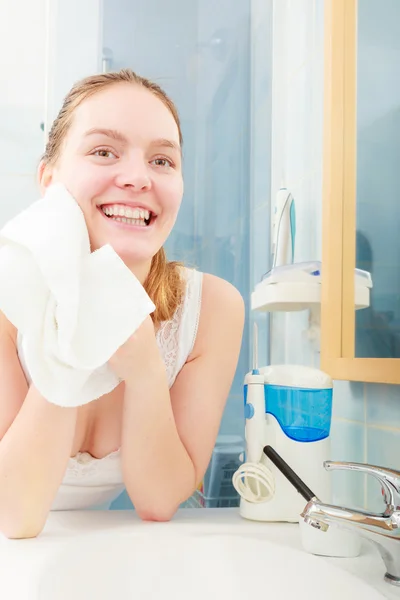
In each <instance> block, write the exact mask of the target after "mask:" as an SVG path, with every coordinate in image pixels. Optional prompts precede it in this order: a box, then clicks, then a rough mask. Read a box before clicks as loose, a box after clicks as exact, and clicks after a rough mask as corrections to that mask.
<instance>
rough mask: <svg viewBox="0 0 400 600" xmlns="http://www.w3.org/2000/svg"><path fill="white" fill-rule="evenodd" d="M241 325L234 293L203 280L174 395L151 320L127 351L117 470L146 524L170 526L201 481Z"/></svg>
mask: <svg viewBox="0 0 400 600" xmlns="http://www.w3.org/2000/svg"><path fill="white" fill-rule="evenodd" d="M243 324H244V305H243V300H242V298H241V296H240V294H239V293H238V291H237V290H236V289H235V288H234V287H233V286H231V285H230V284H229V283H227V282H226V281H224V280H222V279H219V278H217V277H214V276H212V275H204V280H203V296H202V309H201V316H200V323H199V330H198V334H197V338H196V343H195V347H194V350H193V353H192V355H191V356H190V357H189V360H188V362H187V363H186V364H185V365H184V367H183V368H182V370H181V371H180V373H179V375H178V377H177V379H176V381H175V383H174V385H173V387H172V389H171V392H169V390H168V383H167V377H166V371H165V365H164V363H163V362H162V359H161V357H160V353H159V351H158V347H157V344H156V340H155V335H154V329H153V327H152V323H151V320H150V319H149V320H148V321H146V322H145V323H144V325H142V327H141V328H140V329H139V330H138V332H137V335H134V336H133V337H132V338H131V340H130V342H129V343H128V346H129V347H130V352H129V351H128V346H127V347H126V348H125V350H124V352H125V355H124V358H125V365H128V364H130V368H129V370H128V367H126V371H127V372H126V373H125V374H121V376H123V375H125V377H124V379H125V386H126V387H125V401H124V417H123V433H122V468H123V474H124V481H125V485H126V489H127V492H128V494H129V496H130V498H131V500H132V502H133V504H134V506H135V508H136V510H137V512H138V514H139V515H140V516H141V517H142V518H143V519H149V520H168V519H170V518H171V517H172V516H173V514H174V513H175V511H176V510H177V508H178V507H179V505H180V504H181V503H182V502H184V501H185V500H186V499H187V498H188V497H190V495H191V494H192V493H193V492H194V491H195V489H196V488H197V486H198V484H199V483H200V482H201V480H202V479H203V476H204V473H205V471H206V469H207V466H208V464H209V461H210V458H211V454H212V450H213V448H214V444H215V441H216V437H217V434H218V430H219V426H220V422H221V417H222V414H223V410H224V407H225V403H226V400H227V397H228V394H229V390H230V387H231V385H232V380H233V377H234V374H235V370H236V366H237V361H238V357H239V352H240V346H241V341H242V333H243ZM121 358H122V357H121V356H120V359H121ZM129 373H131V374H129Z"/></svg>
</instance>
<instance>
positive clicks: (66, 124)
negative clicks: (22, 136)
mask: <svg viewBox="0 0 400 600" xmlns="http://www.w3.org/2000/svg"><path fill="white" fill-rule="evenodd" d="M117 83H130V84H133V85H138V86H141V87H144V88H146V89H147V90H149V91H150V92H151V93H152V94H154V96H156V98H158V99H159V100H161V102H162V103H163V104H164V105H165V106H166V107H167V108H168V110H169V111H170V112H171V114H172V116H173V117H174V120H175V123H176V125H177V127H178V131H179V141H180V144H181V145H182V131H181V125H180V120H179V115H178V111H177V109H176V107H175V105H174V103H173V102H172V100H171V99H170V98H169V97H168V96H167V94H166V93H165V92H164V90H162V89H161V88H160V87H159V86H158V85H157V84H156V83H153V82H152V81H149V80H148V79H146V78H145V77H141V76H140V75H137V74H136V73H134V72H133V71H132V70H131V69H122V70H121V71H115V72H111V73H101V74H99V75H91V76H90V77H85V78H84V79H82V80H81V81H78V82H77V83H76V84H75V85H74V86H73V87H72V89H71V90H70V92H69V93H68V94H67V96H66V97H65V99H64V103H63V105H62V107H61V110H60V112H59V113H58V115H57V117H56V119H55V120H54V122H53V124H52V127H51V129H50V133H49V137H48V141H47V144H46V149H45V153H44V155H43V157H42V160H43V162H44V163H45V164H46V165H52V164H54V163H56V162H57V160H58V159H59V157H60V154H61V151H62V144H63V142H64V140H65V137H66V135H67V133H68V130H69V128H70V127H71V123H72V118H73V114H74V110H75V109H76V108H77V107H78V106H79V105H80V104H81V103H82V102H84V101H85V100H86V99H87V98H90V96H93V95H94V94H96V93H97V92H100V91H101V90H104V89H105V88H108V87H110V86H111V85H115V84H117ZM181 266H182V264H181V263H178V262H175V261H168V260H167V257H166V254H165V250H164V248H160V250H159V251H158V252H157V254H156V255H155V256H153V259H152V261H151V267H150V272H149V275H148V277H147V279H146V281H145V283H144V288H145V290H146V292H147V293H148V295H149V296H150V298H151V299H152V301H153V302H154V304H155V306H156V310H155V312H154V313H153V314H152V319H153V321H154V322H155V323H157V324H158V323H160V322H161V321H167V320H169V319H171V318H172V316H173V314H174V312H175V311H176V309H177V307H178V306H179V304H180V302H181V301H182V296H183V289H184V288H183V280H182V278H181V275H180V270H181V269H180V268H181Z"/></svg>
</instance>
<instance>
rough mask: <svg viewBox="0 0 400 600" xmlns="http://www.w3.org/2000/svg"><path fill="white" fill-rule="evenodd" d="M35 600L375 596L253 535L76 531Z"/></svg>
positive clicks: (339, 573) (344, 575)
mask: <svg viewBox="0 0 400 600" xmlns="http://www.w3.org/2000/svg"><path fill="white" fill-rule="evenodd" d="M38 583H39V590H40V591H39V593H38V595H37V598H38V600H71V599H74V600H88V598H93V599H96V600H110V599H111V598H112V597H114V595H115V596H117V597H119V598H124V599H125V598H126V599H128V598H129V599H131V598H132V599H138V600H155V599H159V598H174V600H204V599H205V598H207V599H214V598H215V599H219V600H224V599H225V598H226V599H229V600H244V599H246V600H247V599H248V600H251V599H252V598H254V599H255V600H256V599H258V598H271V599H273V600H281V599H282V600H288V599H289V598H291V597H293V598H296V600H301V599H303V598H304V600H313V599H315V600H317V599H318V600H320V599H321V598H324V600H338V598H340V600H347V599H348V600H350V599H351V600H353V599H354V598H357V597H362V598H363V600H379V599H382V598H384V597H385V596H383V595H381V594H380V593H379V592H378V591H376V590H375V589H374V588H372V587H370V586H369V585H367V584H365V583H364V582H363V581H362V580H360V579H358V578H357V577H355V576H354V575H351V574H350V573H348V572H346V571H343V570H342V569H339V568H337V567H336V566H335V565H333V564H331V563H328V562H326V561H324V560H322V559H320V558H318V557H315V556H312V555H309V554H306V553H304V552H301V551H299V550H296V549H292V548H288V547H286V546H283V545H280V544H277V543H274V542H271V541H268V540H266V539H263V538H262V537H260V536H258V535H256V536H254V535H246V534H245V535H240V534H237V533H235V534H212V533H211V534H210V533H207V532H205V533H202V532H196V533H191V534H190V533H189V534H185V533H183V532H179V533H178V532H177V531H172V530H171V529H169V528H168V527H166V528H165V530H160V528H158V527H154V528H153V527H149V528H146V530H138V531H136V532H133V531H130V532H128V533H127V534H124V533H123V532H119V533H118V535H116V533H115V532H114V534H109V533H107V532H103V533H102V534H101V535H99V534H98V533H94V534H89V535H84V536H78V537H75V538H74V539H73V540H71V541H68V542H67V543H66V544H64V545H63V548H62V549H60V550H59V551H58V550H57V551H55V552H54V554H53V555H52V558H51V561H50V563H49V564H48V568H47V569H46V571H45V572H44V573H42V575H41V578H40V581H39V582H38Z"/></svg>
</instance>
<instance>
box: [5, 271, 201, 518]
mask: <svg viewBox="0 0 400 600" xmlns="http://www.w3.org/2000/svg"><path fill="white" fill-rule="evenodd" d="M184 275H185V277H186V292H185V294H184V298H183V300H182V303H181V304H180V306H179V307H178V308H177V310H176V312H175V314H174V316H173V318H172V319H171V320H170V321H164V322H163V323H162V324H161V326H160V328H159V330H158V331H157V343H158V347H159V350H160V353H161V356H162V357H163V360H164V363H165V367H166V370H167V376H168V383H169V387H170V388H171V387H172V385H173V383H174V381H175V379H176V377H177V375H178V373H179V371H180V370H181V369H182V367H183V365H184V364H185V362H186V360H187V358H188V356H189V355H190V353H191V352H192V349H193V346H194V342H195V339H196V334H197V329H198V323H199V316H200V307H201V292H202V281H203V276H202V273H201V272H199V271H196V270H194V269H188V268H186V267H185V268H184ZM22 342H23V339H22V336H20V335H19V334H18V336H17V348H18V356H19V360H20V362H21V366H22V368H23V370H24V373H25V376H26V378H27V381H28V383H30V382H31V379H30V375H29V373H28V370H27V368H26V364H25V361H24V354H23V343H22ZM124 487H125V486H124V484H123V477H122V468H121V457H120V450H116V451H115V452H112V453H111V454H108V455H107V456H105V457H104V458H94V457H93V456H91V455H90V454H89V453H87V452H78V454H77V455H76V456H74V457H73V458H70V459H69V461H68V466H67V470H66V472H65V476H64V479H63V482H62V484H61V486H60V488H59V490H58V493H57V496H56V498H55V500H54V502H53V505H52V508H51V509H52V510H82V509H85V508H89V507H97V506H100V507H101V508H107V507H108V506H109V505H110V504H111V502H112V501H113V500H115V499H116V498H117V497H118V496H119V495H120V493H121V492H122V491H123V490H124Z"/></svg>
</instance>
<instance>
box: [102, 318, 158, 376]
mask: <svg viewBox="0 0 400 600" xmlns="http://www.w3.org/2000/svg"><path fill="white" fill-rule="evenodd" d="M160 360H161V356H160V353H159V351H158V347H157V342H156V336H155V330H154V324H153V321H152V319H151V317H150V316H148V317H146V319H145V320H144V321H143V323H142V324H141V325H140V327H139V328H138V329H137V330H136V331H135V333H133V334H132V335H131V337H130V338H129V339H128V340H127V341H126V342H125V344H123V345H122V346H120V348H118V350H117V351H116V352H115V354H114V355H113V356H112V357H111V358H110V360H109V361H108V363H109V365H110V366H111V368H112V369H113V371H114V372H115V373H116V375H118V377H120V378H121V379H123V380H124V381H129V380H131V379H135V378H136V377H139V376H140V374H141V372H142V371H143V370H145V371H148V367H149V366H151V363H152V362H157V363H159V361H160Z"/></svg>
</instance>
